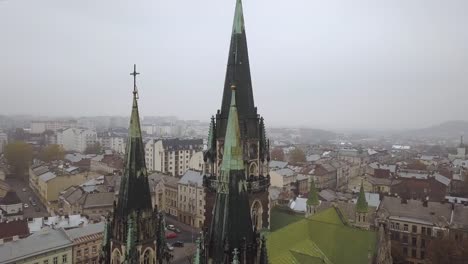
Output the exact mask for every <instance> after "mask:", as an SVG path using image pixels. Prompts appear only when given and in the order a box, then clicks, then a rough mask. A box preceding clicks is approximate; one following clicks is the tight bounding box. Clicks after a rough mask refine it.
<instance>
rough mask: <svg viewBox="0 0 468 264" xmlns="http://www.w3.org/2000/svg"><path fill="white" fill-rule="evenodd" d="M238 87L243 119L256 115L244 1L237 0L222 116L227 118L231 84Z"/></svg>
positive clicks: (237, 101) (240, 113) (240, 112)
mask: <svg viewBox="0 0 468 264" xmlns="http://www.w3.org/2000/svg"><path fill="white" fill-rule="evenodd" d="M233 83H235V84H236V87H237V99H236V105H237V109H238V111H239V117H240V118H241V119H243V118H247V117H252V116H253V117H255V116H256V111H255V104H254V98H253V92H252V81H251V78H250V66H249V54H248V50H247V37H246V34H245V24H244V13H243V10H242V1H241V0H237V2H236V11H235V13H234V22H233V26H232V35H231V46H230V49H229V58H228V65H227V71H226V80H225V83H224V93H223V101H222V105H221V117H224V118H227V115H228V113H229V104H230V101H231V84H233Z"/></svg>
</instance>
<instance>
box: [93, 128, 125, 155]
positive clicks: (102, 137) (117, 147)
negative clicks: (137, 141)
mask: <svg viewBox="0 0 468 264" xmlns="http://www.w3.org/2000/svg"><path fill="white" fill-rule="evenodd" d="M98 142H99V144H101V147H102V148H103V149H109V150H112V151H115V152H117V153H125V146H126V138H125V137H123V136H120V135H117V134H115V133H112V132H105V133H99V134H98Z"/></svg>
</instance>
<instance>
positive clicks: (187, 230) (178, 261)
mask: <svg viewBox="0 0 468 264" xmlns="http://www.w3.org/2000/svg"><path fill="white" fill-rule="evenodd" d="M166 224H167V225H174V226H175V227H176V228H178V229H180V231H181V232H180V233H178V234H177V237H176V238H172V239H167V242H168V243H169V244H172V243H174V242H176V241H182V242H184V247H183V248H174V251H172V255H173V256H174V259H172V261H171V263H175V264H185V263H187V264H188V263H190V262H189V260H190V259H191V257H192V256H193V255H194V254H195V247H196V246H195V241H196V240H197V238H198V236H199V234H200V230H199V229H196V228H193V227H191V226H189V225H186V224H184V223H181V222H179V221H178V220H177V219H175V218H172V217H170V216H166Z"/></svg>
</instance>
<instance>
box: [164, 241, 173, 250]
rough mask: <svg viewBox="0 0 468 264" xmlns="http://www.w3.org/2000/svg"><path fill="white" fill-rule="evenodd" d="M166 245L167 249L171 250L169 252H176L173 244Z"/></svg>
mask: <svg viewBox="0 0 468 264" xmlns="http://www.w3.org/2000/svg"><path fill="white" fill-rule="evenodd" d="M166 245H167V249H169V251H173V250H174V247H173V246H171V244H169V243H166Z"/></svg>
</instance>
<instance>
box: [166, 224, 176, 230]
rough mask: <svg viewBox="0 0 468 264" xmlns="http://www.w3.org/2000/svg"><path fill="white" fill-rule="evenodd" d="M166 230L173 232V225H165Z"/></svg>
mask: <svg viewBox="0 0 468 264" xmlns="http://www.w3.org/2000/svg"><path fill="white" fill-rule="evenodd" d="M166 228H167V229H168V230H171V231H174V230H175V226H174V225H167V226H166Z"/></svg>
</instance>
